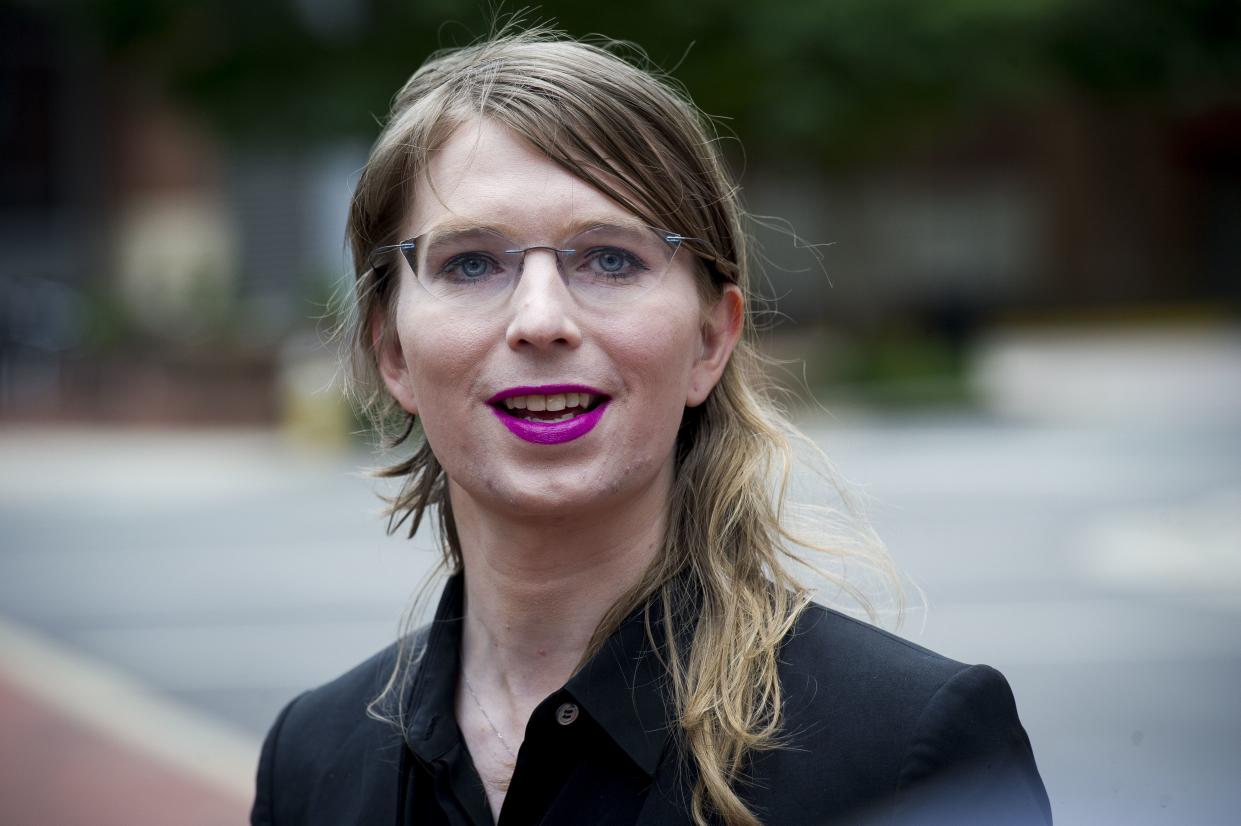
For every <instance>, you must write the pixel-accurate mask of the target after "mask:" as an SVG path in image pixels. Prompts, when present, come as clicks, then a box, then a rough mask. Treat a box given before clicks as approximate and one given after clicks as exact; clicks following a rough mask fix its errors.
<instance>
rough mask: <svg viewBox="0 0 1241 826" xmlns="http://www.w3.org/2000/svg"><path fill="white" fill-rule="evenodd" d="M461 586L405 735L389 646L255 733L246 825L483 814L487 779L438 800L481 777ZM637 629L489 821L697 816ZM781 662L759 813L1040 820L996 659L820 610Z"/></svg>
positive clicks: (666, 820) (754, 782) (804, 818)
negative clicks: (384, 695)
mask: <svg viewBox="0 0 1241 826" xmlns="http://www.w3.org/2000/svg"><path fill="white" fill-rule="evenodd" d="M460 592H461V581H460V577H459V576H458V577H455V578H454V579H453V580H451V581H450V582H449V584H448V586H447V587H446V588H445V593H444V597H443V598H442V599H441V603H440V610H439V612H438V613H437V618H436V621H435V622H433V623H432V625H431V626H428V628H424V629H423V630H422V631H421V632H419V633H418V634H417V635H416V637H415V645H418V646H422V649H423V651H424V655H423V656H422V658H421V660H420V661H419V663H418V666H417V673H416V674H415V676H414V678H413V680H412V681H411V688H410V689H409V691H410V694H409V700H408V714H407V716H406V718H405V721H404V722H405V725H404V729H403V730H402V729H398V728H397V727H396V726H394V725H392V724H389V723H385V722H379V721H377V720H374V719H372V718H370V717H368V716H367V713H366V705H367V703H368V702H369V701H370V700H372V699H373V698H375V697H376V696H377V695H378V694H379V693H380V690H381V689H382V687H383V685H384V683H385V681H386V680H387V678H388V676H389V674H390V673H391V670H392V665H393V659H394V656H395V646H393V647H389V648H387V649H385V650H384V651H381V652H380V653H379V654H377V655H376V656H374V657H372V658H371V659H369V660H367V661H366V662H364V663H363V664H361V665H359V666H357V667H356V668H354V669H353V670H352V671H350V672H348V673H347V674H345V675H343V676H341V677H339V678H337V679H336V680H333V681H332V682H330V683H328V684H326V685H324V686H321V687H320V688H317V689H315V690H313V691H310V692H307V693H305V694H303V695H301V696H300V697H298V698H296V699H295V700H294V701H293V702H291V703H290V704H289V705H288V706H287V707H286V708H285V709H284V711H283V712H281V714H280V716H279V718H278V719H277V720H276V722H275V724H274V725H273V726H272V729H271V731H270V733H269V734H268V735H267V739H266V742H265V743H264V745H263V752H262V757H261V758H260V763H259V770H258V785H257V796H256V798H255V802H254V808H253V811H252V814H251V822H252V824H255V826H294V825H295V824H298V825H300V824H323V826H342V824H355V823H358V824H396V825H397V826H399V824H410V823H417V824H424V823H436V824H439V823H443V824H468V823H486V822H487V811H486V803H485V798H482V797H481V788H479V789H477V790H475V791H476V793H477V795H478V798H477V799H475V800H473V801H472V803H471V802H470V801H467V805H464V806H458V807H456V808H454V807H452V806H447V807H446V808H445V809H444V811H441V806H440V804H439V802H438V801H437V797H439V798H442V799H448V800H453V799H454V798H453V797H452V795H451V794H447V792H446V789H448V788H449V787H450V786H451V785H452V784H453V783H455V784H457V787H458V789H460V787H461V786H462V784H464V785H465V786H466V787H467V789H466V791H467V793H468V792H469V789H468V787H469V786H470V783H471V782H473V783H474V784H477V775H476V773H473V766H472V763H470V762H469V760H468V752H466V750H465V749H464V745H463V741H462V740H461V738H460V733H459V731H458V729H457V728H456V725H455V717H453V716H452V696H453V695H452V687H453V685H454V684H455V683H454V681H455V679H456V664H457V660H456V657H457V650H458V645H457V641H458V639H459V626H460V623H459V621H458V620H459V611H460V604H461V597H460ZM645 638H646V634H645V631H644V629H643V626H642V623H641V621H640V618H636V617H635V618H631V619H630V621H628V622H627V623H625V624H624V625H623V626H622V627H621V629H620V630H618V632H617V633H616V635H614V637H613V638H612V639H611V640H609V642H608V644H607V645H606V646H605V648H604V649H603V650H602V651H601V652H600V653H599V654H598V655H597V656H596V657H595V658H594V659H593V660H592V661H591V662H590V663H588V664H587V666H586V667H585V668H584V669H583V671H582V672H580V673H579V674H578V675H575V676H574V678H573V679H571V680H570V682H569V683H568V684H566V686H565V688H564V689H562V690H561V691H560V692H557V693H556V694H554V695H552V696H551V697H549V698H548V700H547V701H546V702H545V703H544V704H543V705H541V706H540V707H539V708H538V709H536V711H535V714H534V715H533V716H532V718H531V723H530V726H529V727H528V729H527V732H526V740H525V742H524V743H523V745H522V747H521V752H520V754H519V758H518V763H517V771H516V772H515V774H514V781H513V785H512V786H511V787H510V790H509V793H508V798H506V801H505V809H504V819H503V821H502V826H508V824H510V823H513V824H516V823H544V824H547V826H552V824H583V823H589V824H596V823H598V824H602V823H613V822H615V823H637V824H641V825H642V826H652V825H653V824H691V823H692V819H691V818H690V817H689V814H688V808H687V802H686V801H687V800H688V790H689V788H691V786H692V776H693V773H692V768H691V769H690V770H689V771H686V770H684V766H683V762H682V761H681V760H680V759H679V755H680V751H679V749H678V748H677V740H676V737H675V736H674V729H675V727H674V726H672V725H671V724H670V722H669V719H668V717H667V716H666V711H667V709H666V705H665V701H662V700H657V699H655V698H662V697H663V693H662V691H661V690H660V689H659V688H658V686H660V685H662V684H663V683H662V681H661V680H660V679H658V677H659V675H660V672H659V670H658V669H659V667H658V665H657V659H656V658H654V657H652V656H650V655H649V651H645V649H644V647H645ZM644 651H645V653H644ZM780 676H781V682H782V687H783V690H784V695H785V696H784V731H785V747H784V748H781V749H778V750H776V751H772V752H764V753H761V754H758V755H756V756H754V757H753V758H752V760H751V764H750V766H749V771H748V772H747V782H745V783H744V784H743V785H742V786H741V788H740V791H741V794H742V797H743V799H745V801H746V802H747V804H748V805H749V806H750V807H751V810H752V811H754V812H756V814H758V816H759V817H760V819H761V820H762V821H763V822H764V823H770V824H828V823H849V824H853V823H865V824H871V823H873V824H880V823H884V824H898V823H899V824H1049V823H1050V822H1051V808H1050V805H1049V803H1048V799H1047V794H1046V792H1045V790H1044V788H1043V784H1042V781H1041V779H1040V777H1039V774H1038V770H1037V768H1036V767H1035V763H1034V756H1033V754H1032V753H1031V749H1030V742H1029V739H1028V738H1027V737H1026V733H1025V731H1024V730H1023V729H1022V726H1021V723H1020V722H1019V720H1018V717H1017V709H1016V706H1015V705H1014V702H1013V696H1012V692H1011V691H1010V690H1009V687H1008V683H1007V682H1006V681H1005V680H1004V677H1003V676H1002V675H1001V674H1000V673H999V672H998V671H996V670H995V669H992V668H989V667H987V666H981V665H976V666H967V665H962V664H961V663H958V662H954V661H952V660H949V659H946V658H945V657H942V656H940V655H938V654H935V653H933V652H931V651H928V650H926V649H925V648H922V647H920V646H917V645H914V644H912V643H910V642H907V641H905V640H903V639H900V638H899V637H896V636H894V635H892V634H889V633H887V632H884V631H881V630H879V629H876V628H874V627H872V626H869V625H866V624H865V623H862V622H858V621H857V620H854V619H852V618H849V617H847V616H844V615H842V614H840V613H837V612H834V611H831V610H829V609H826V608H823V607H820V606H817V605H815V606H811V607H810V608H809V609H807V610H806V611H805V613H804V614H803V615H802V616H801V618H800V620H799V621H798V623H797V625H796V627H795V629H794V631H793V632H791V633H790V635H789V637H788V638H787V640H786V641H785V644H784V647H783V650H782V652H781V665H780ZM566 702H568V703H570V704H571V705H573V706H574V709H575V715H574V716H575V718H576V717H577V715H576V710H577V709H580V723H581V724H580V725H579V724H578V723H577V722H575V723H574V724H573V726H572V727H571V728H572V729H573V730H576V731H577V732H578V733H577V734H576V735H574V736H575V737H577V738H578V739H576V740H564V739H563V738H564V737H566V736H568V732H569V731H570V729H569V728H561V727H563V726H564V721H563V716H562V717H561V719H560V726H557V725H556V723H554V722H552V721H553V720H554V719H555V713H556V712H558V711H560V710H562V709H563V708H564V706H565V703H566ZM553 709H555V710H556V711H553ZM557 738H560V739H557ZM454 760H455V762H453V761H454ZM609 761H610V762H609ZM559 763H568V764H571V768H570V767H566V768H565V769H564V770H563V771H560V770H559V768H558V764H559ZM445 766H447V767H448V768H444V767H445ZM592 772H593V774H592ZM523 773H524V774H523ZM546 778H550V779H546ZM616 778H623V779H616ZM540 784H542V788H540ZM625 784H629V785H625ZM445 795H447V797H445ZM461 796H462V795H458V797H461ZM464 796H465V797H468V794H466V795H464ZM479 800H481V801H482V802H481V803H479V802H478V801H479ZM510 802H511V803H510Z"/></svg>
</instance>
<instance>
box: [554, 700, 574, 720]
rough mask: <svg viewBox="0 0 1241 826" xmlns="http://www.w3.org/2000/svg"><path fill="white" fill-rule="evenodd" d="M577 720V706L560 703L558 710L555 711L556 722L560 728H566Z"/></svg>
mask: <svg viewBox="0 0 1241 826" xmlns="http://www.w3.org/2000/svg"><path fill="white" fill-rule="evenodd" d="M576 719H577V706H576V705H574V704H573V703H561V704H560V708H558V709H556V722H557V723H559V724H560V725H562V726H567V725H569V724H570V723H572V722H573V721H574V720H576Z"/></svg>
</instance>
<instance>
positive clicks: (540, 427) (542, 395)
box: [487, 384, 612, 445]
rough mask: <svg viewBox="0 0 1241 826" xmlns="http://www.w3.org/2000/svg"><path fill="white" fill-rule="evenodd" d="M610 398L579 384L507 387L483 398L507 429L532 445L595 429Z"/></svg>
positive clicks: (554, 442) (562, 440)
mask: <svg viewBox="0 0 1241 826" xmlns="http://www.w3.org/2000/svg"><path fill="white" fill-rule="evenodd" d="M611 400H612V399H611V397H610V396H608V395H607V394H606V393H601V392H599V391H598V390H596V389H594V388H593V387H583V386H582V385H580V384H550V385H549V384H544V385H540V386H537V387H510V388H509V389H508V390H504V391H502V392H500V393H497V394H496V395H495V396H492V397H491V398H490V399H488V400H487V403H488V404H490V405H491V409H492V410H493V411H495V414H496V417H497V418H498V419H499V420H500V422H501V423H502V424H503V425H504V426H505V427H506V428H508V431H509V432H510V433H512V434H513V435H514V436H516V437H517V438H519V439H522V440H523V441H526V442H530V443H532V444H536V445H558V444H563V443H565V442H571V441H573V440H574V439H580V438H581V437H583V436H585V435H586V434H587V433H589V432H591V431H592V430H594V429H595V426H596V425H598V424H599V421H600V420H601V419H602V418H603V414H604V411H605V410H607V407H608V402H610V401H611Z"/></svg>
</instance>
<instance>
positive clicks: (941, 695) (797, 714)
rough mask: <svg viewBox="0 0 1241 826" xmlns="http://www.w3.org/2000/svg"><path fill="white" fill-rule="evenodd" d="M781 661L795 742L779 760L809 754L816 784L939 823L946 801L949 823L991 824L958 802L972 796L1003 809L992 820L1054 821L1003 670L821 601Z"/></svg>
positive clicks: (788, 726) (867, 804)
mask: <svg viewBox="0 0 1241 826" xmlns="http://www.w3.org/2000/svg"><path fill="white" fill-rule="evenodd" d="M780 668H781V687H782V690H783V695H784V696H783V706H784V707H783V711H784V723H785V725H784V729H785V731H786V733H787V738H788V743H787V745H788V746H789V748H788V749H787V750H779V751H777V752H774V753H772V755H773V757H772V759H773V761H774V763H780V764H783V763H785V762H786V761H788V760H789V758H790V757H791V758H792V760H793V761H797V759H798V757H800V758H802V759H801V761H800V762H801V765H802V769H801V771H802V772H803V773H804V772H809V773H810V775H808V776H807V777H806V778H805V780H806V781H807V782H808V783H809V784H810V786H811V787H812V788H815V789H830V791H829V792H827V793H829V794H831V795H833V796H834V797H835V798H836V799H838V800H849V801H850V805H851V806H853V807H856V808H857V809H858V810H862V809H868V808H870V809H874V810H875V811H876V812H878V811H883V812H884V813H885V814H886V815H891V813H892V812H894V811H899V812H909V813H911V814H909V815H908V818H910V822H927V823H937V822H940V820H939V819H937V817H938V816H937V815H935V814H933V812H934V811H935V809H934V807H935V806H936V805H945V806H948V808H947V809H945V811H946V812H947V813H948V814H947V815H945V817H944V819H943V822H946V823H952V822H955V823H975V822H979V823H981V822H988V816H984V815H983V814H978V813H973V814H971V813H967V812H964V811H962V810H961V809H960V806H959V804H960V802H961V801H962V800H966V799H969V800H972V801H976V803H977V805H979V806H994V812H992V813H991V814H999V815H1002V819H1001V820H999V821H991V822H1005V823H1008V822H1012V823H1027V822H1029V823H1047V822H1050V817H1051V815H1050V807H1049V806H1048V804H1047V797H1046V792H1045V791H1044V790H1043V785H1042V781H1041V780H1040V779H1039V775H1038V771H1037V768H1036V767H1035V763H1034V756H1033V754H1032V752H1031V749H1030V742H1029V739H1028V738H1027V736H1026V733H1025V730H1024V729H1023V728H1022V726H1021V723H1020V720H1019V718H1018V715H1017V708H1016V704H1015V702H1014V700H1013V694H1012V691H1011V689H1010V688H1009V685H1008V682H1007V681H1006V680H1005V678H1004V676H1003V675H1002V674H1001V673H1000V672H999V671H997V670H996V669H994V668H991V667H989V666H986V665H966V664H964V663H961V662H957V661H956V660H952V659H950V658H948V657H945V656H942V655H940V654H937V653H935V652H934V651H931V650H929V649H927V648H924V647H922V646H920V645H917V644H915V643H912V642H909V641H908V640H905V639H902V638H900V637H898V636H896V635H895V634H891V633H889V632H887V631H884V630H882V629H879V628H875V627H874V626H871V625H868V624H866V623H864V622H861V621H859V620H856V619H853V618H851V617H848V616H846V615H844V614H841V613H839V612H836V611H833V610H831V609H828V608H824V607H822V606H820V605H813V604H812V605H811V606H809V607H808V608H806V610H805V611H804V612H803V613H802V615H801V616H800V617H799V619H798V622H797V624H796V626H795V627H794V629H793V631H792V632H790V634H789V635H788V637H787V638H786V639H785V642H784V645H783V647H782V649H781V662H780ZM808 754H809V755H811V756H812V757H813V759H811V760H809V761H807V760H805V759H804V758H805V757H806V756H807V755H808ZM776 755H783V756H776ZM773 768H775V767H774V766H773ZM778 770H779V771H780V772H781V776H785V774H784V772H785V771H786V768H785V767H784V766H780V768H779V769H778ZM811 775H814V776H811ZM945 801H947V802H945ZM896 822H905V821H904V820H897V821H896Z"/></svg>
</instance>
